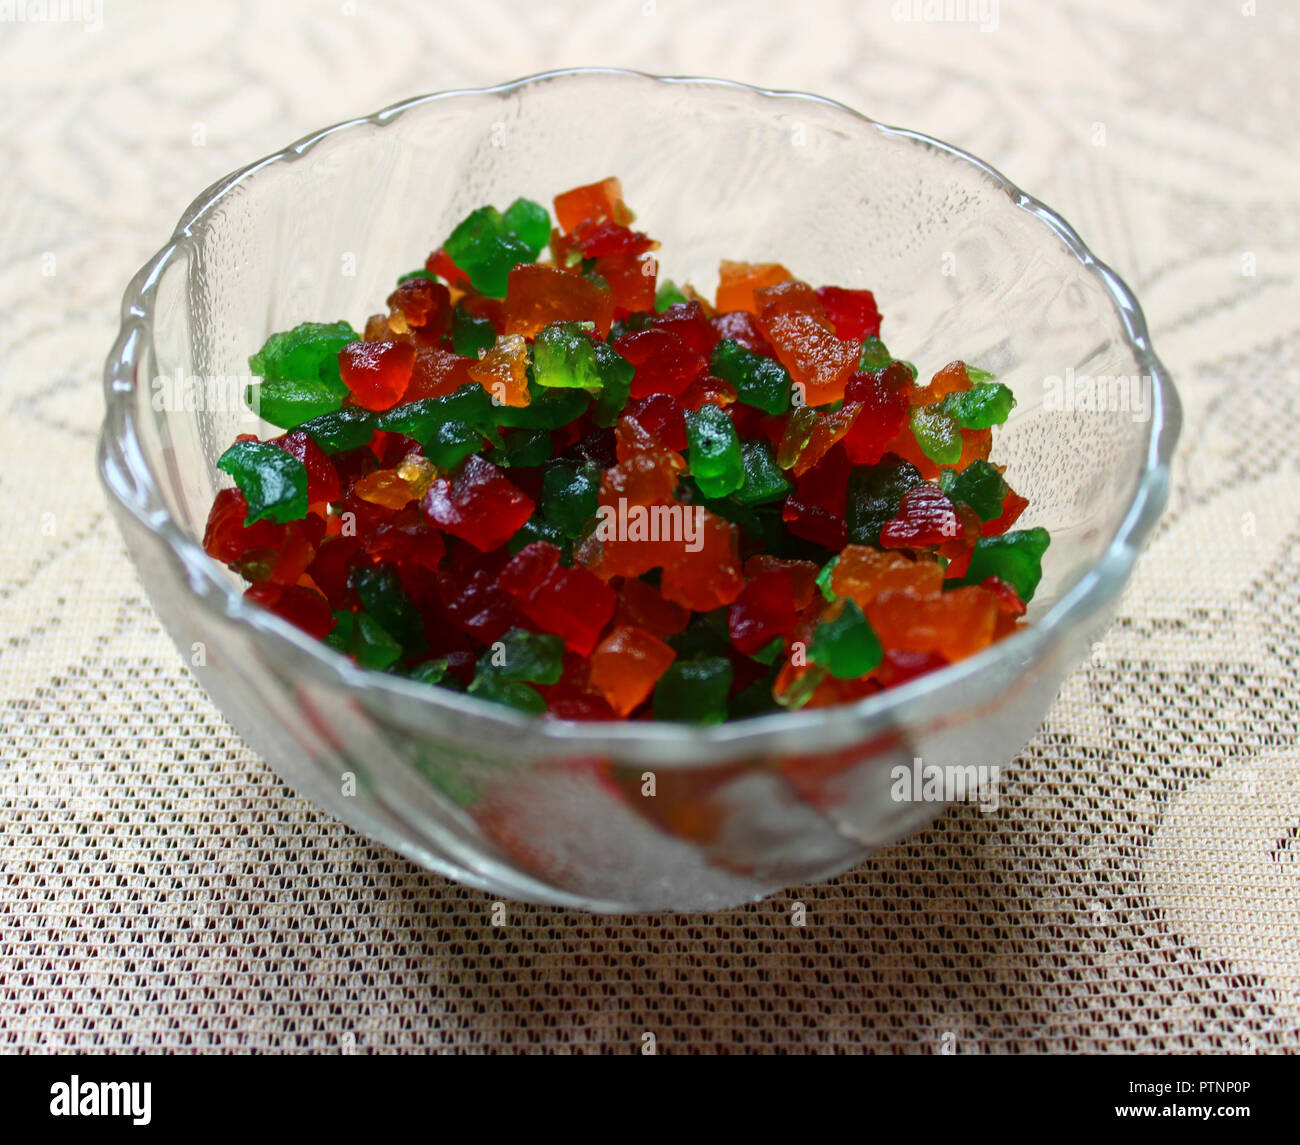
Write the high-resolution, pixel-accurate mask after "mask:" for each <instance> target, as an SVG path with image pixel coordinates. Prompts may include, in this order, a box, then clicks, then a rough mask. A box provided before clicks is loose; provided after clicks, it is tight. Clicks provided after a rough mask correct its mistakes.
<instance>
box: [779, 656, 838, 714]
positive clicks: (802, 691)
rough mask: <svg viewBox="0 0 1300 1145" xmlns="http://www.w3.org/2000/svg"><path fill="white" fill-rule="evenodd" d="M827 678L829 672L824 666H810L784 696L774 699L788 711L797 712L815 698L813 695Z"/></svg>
mask: <svg viewBox="0 0 1300 1145" xmlns="http://www.w3.org/2000/svg"><path fill="white" fill-rule="evenodd" d="M826 676H827V672H826V669H825V667H824V666H823V665H821V664H810V665H808V670H807V671H806V672H804V673H803V675H801V676H800V677H798V679H796V680H795V681H794V682H793V683H792V684H791V685H790V687H789V688H788V689H786V691H785V692H784V693H783V694H782V695H779V696H776V697H774V698H775V700H776V702H777V703H778V704H780V705H781V707H783V708H785V710H786V711H788V712H797V711H798V710H799V709H800V708H802V707H803V706H804V704H806V703H807V702H808V701H809V700H811V699H812V698H813V693H814V692H815V691H817V689H818V688H819V687H821V684H822V681H823V680H825V679H826Z"/></svg>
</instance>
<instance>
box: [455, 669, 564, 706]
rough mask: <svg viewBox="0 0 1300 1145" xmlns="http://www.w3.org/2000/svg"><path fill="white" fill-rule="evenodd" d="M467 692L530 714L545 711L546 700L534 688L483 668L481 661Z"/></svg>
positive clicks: (481, 698)
mask: <svg viewBox="0 0 1300 1145" xmlns="http://www.w3.org/2000/svg"><path fill="white" fill-rule="evenodd" d="M469 693H470V695H472V696H477V697H478V698H479V699H480V700H490V701H491V702H492V703H494V704H504V705H505V706H506V707H508V708H515V709H516V710H518V711H521V712H527V713H528V714H529V715H532V716H540V715H541V714H542V713H543V712H544V711H546V701H545V700H544V699H542V696H541V693H540V692H538V690H537V689H536V688H533V687H531V686H530V685H528V684H524V683H521V682H520V681H519V680H507V679H506V678H505V677H504V676H502V675H501V674H500V673H498V672H496V671H495V670H492V669H490V668H485V667H484V665H483V664H482V663H480V664H479V669H478V671H477V672H476V673H475V675H474V679H473V681H472V682H471V683H470V686H469Z"/></svg>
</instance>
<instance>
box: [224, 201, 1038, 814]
mask: <svg viewBox="0 0 1300 1145" xmlns="http://www.w3.org/2000/svg"><path fill="white" fill-rule="evenodd" d="M554 206H555V225H553V224H552V218H551V215H550V213H549V212H548V211H547V209H546V208H545V207H544V206H542V205H541V204H540V203H537V202H534V201H532V200H529V199H523V198H520V199H516V200H515V201H514V202H513V203H511V204H510V205H509V206H508V207H507V208H506V209H505V210H503V211H499V210H497V209H496V208H495V207H491V206H485V207H481V208H479V209H478V210H475V211H472V212H470V214H469V215H467V216H466V217H465V218H464V219H462V220H461V221H460V222H459V223H458V224H457V225H456V226H455V227H454V228H453V229H452V232H451V234H450V235H448V237H447V238H446V240H445V242H444V243H443V245H442V246H441V247H439V248H438V249H436V250H434V251H433V252H432V253H431V254H430V255H429V256H428V258H427V259H426V261H425V264H424V268H423V269H421V270H415V271H412V272H410V273H409V274H405V275H402V276H401V277H400V278H399V279H398V280H397V283H396V284H395V286H394V288H393V290H392V291H391V293H389V294H388V297H387V308H386V311H385V312H380V313H376V314H374V315H372V316H371V318H370V319H369V320H368V321H366V322H365V324H364V329H363V335H361V336H359V335H358V334H357V332H356V331H355V330H354V329H353V327H352V326H351V325H349V324H348V323H347V322H334V323H303V324H301V325H299V326H297V327H295V328H294V329H293V330H289V331H286V332H284V333H280V334H273V335H272V336H271V337H270V338H269V339H268V340H267V341H266V343H265V344H264V345H263V346H262V348H261V349H260V350H259V351H258V352H257V353H256V354H254V355H253V356H252V358H251V359H250V366H251V367H252V369H253V372H254V373H255V374H257V375H258V376H259V377H260V379H261V380H260V381H258V382H256V383H255V384H254V385H253V386H252V387H250V391H249V394H248V397H249V401H250V404H252V405H253V407H254V408H255V409H257V410H259V412H260V413H261V415H262V417H263V419H264V421H267V422H269V423H270V424H271V425H274V426H277V427H279V428H280V429H281V430H283V431H284V432H281V433H280V434H279V436H275V437H271V438H269V440H266V441H263V440H260V439H259V438H258V437H257V436H256V435H253V434H243V435H240V436H239V437H238V438H237V439H236V441H235V443H234V444H233V445H232V446H231V448H230V449H229V450H227V452H226V453H225V454H223V455H222V457H221V458H220V460H219V463H218V464H219V467H220V468H221V469H222V470H223V471H224V472H225V473H227V474H228V475H229V477H230V478H231V479H232V480H233V482H234V485H235V487H234V488H226V489H222V490H221V491H219V492H218V494H217V495H216V498H215V500H214V502H213V504H212V508H211V511H210V513H209V517H208V521H207V524H206V527H205V530H204V537H203V544H204V548H205V550H206V551H207V552H208V553H209V554H210V555H211V556H212V557H213V558H214V559H216V560H218V561H221V562H223V563H224V564H226V565H227V566H228V567H229V568H231V569H232V570H233V571H234V572H236V573H237V574H239V575H240V576H241V577H242V578H243V579H244V580H245V581H246V582H247V584H248V587H247V588H246V589H245V596H246V599H247V600H248V601H249V603H250V604H251V605H257V606H259V607H262V608H265V609H268V610H269V611H271V612H274V613H276V614H277V615H278V616H280V617H282V618H283V619H285V620H287V621H288V622H289V623H292V624H294V625H296V626H297V627H298V628H300V629H302V630H303V631H304V632H307V633H310V634H311V635H313V636H315V637H317V638H319V639H322V640H323V641H324V642H325V643H326V644H327V645H329V646H330V647H332V648H334V649H336V650H338V651H340V652H342V653H344V654H346V655H348V656H350V657H351V658H352V659H353V660H355V661H356V663H358V664H359V665H361V666H363V667H366V668H370V669H374V670H379V671H385V672H390V673H397V674H400V675H403V676H405V677H407V678H409V679H411V680H413V681H415V682H418V683H420V684H423V685H425V686H428V687H439V688H451V689H456V690H461V691H468V692H469V694H470V695H472V696H474V697H476V698H477V699H479V700H483V701H488V702H491V703H495V704H500V705H504V706H507V707H510V708H512V709H514V710H515V711H517V712H522V713H525V714H528V715H542V714H549V715H551V716H553V717H557V718H560V719H574V720H614V719H633V720H640V719H659V720H673V721H679V722H684V723H691V724H695V725H700V726H707V725H711V724H716V723H719V722H721V721H723V720H725V719H745V718H750V717H754V716H758V715H762V714H765V713H770V712H773V711H781V710H787V711H793V710H797V709H799V708H822V707H826V706H829V705H833V704H846V703H853V702H855V701H858V700H861V699H863V698H865V697H868V696H871V695H874V694H875V693H876V692H878V691H880V690H881V689H884V688H892V687H897V686H899V685H900V684H903V683H906V682H907V681H908V680H912V679H915V678H916V677H917V676H919V675H922V674H924V673H927V672H932V671H936V670H938V669H940V668H942V667H943V666H944V665H946V664H950V663H953V662H955V661H957V660H960V659H963V658H965V657H968V656H971V655H974V654H976V653H978V652H979V651H980V650H981V649H983V648H986V647H988V646H989V645H990V644H991V643H993V642H995V641H997V640H1000V639H1002V638H1004V637H1006V636H1007V635H1008V634H1010V633H1012V632H1014V631H1015V630H1016V629H1017V627H1019V626H1020V625H1022V624H1023V623H1025V620H1024V618H1025V615H1026V606H1027V604H1028V602H1029V601H1030V600H1031V599H1032V598H1033V596H1034V593H1035V591H1036V589H1037V588H1038V586H1039V583H1040V580H1041V577H1042V562H1043V557H1044V555H1045V552H1046V549H1047V546H1048V543H1049V537H1048V535H1047V533H1046V532H1045V531H1044V530H1042V529H1040V528H1029V529H1023V528H1016V527H1015V526H1017V524H1018V523H1019V521H1020V518H1021V516H1022V514H1023V513H1024V511H1025V510H1026V508H1027V506H1028V501H1027V499H1026V498H1025V497H1023V496H1021V495H1020V494H1019V493H1017V492H1016V491H1015V490H1013V489H1012V488H1011V487H1010V485H1009V484H1008V482H1007V480H1006V478H1005V477H1004V475H1003V473H1002V469H1001V467H1000V466H998V465H995V464H993V463H992V462H991V461H990V460H989V458H990V455H991V450H992V447H993V438H994V431H995V429H996V427H998V426H1000V425H1002V424H1004V423H1005V422H1006V421H1007V419H1008V418H1009V417H1010V416H1011V413H1012V410H1013V408H1014V405H1015V400H1014V397H1013V395H1012V393H1011V391H1010V389H1009V388H1008V387H1007V386H1006V385H1004V384H1002V383H1000V382H998V381H997V380H996V379H995V378H994V377H993V376H992V375H991V374H988V373H986V372H984V371H981V370H977V369H971V368H969V367H967V366H966V365H965V364H964V363H963V362H961V361H953V362H950V363H948V364H947V365H946V366H944V367H943V368H942V369H940V370H938V371H937V372H936V373H935V374H934V375H933V377H932V378H931V379H930V382H929V384H919V383H918V380H917V370H916V368H915V367H914V366H913V365H911V364H910V363H908V362H905V361H903V360H901V359H897V358H895V357H893V355H892V354H891V353H890V352H889V349H888V348H887V347H886V345H885V343H884V342H883V341H882V340H881V338H880V332H881V314H880V310H879V308H878V306H877V304H876V299H875V296H874V295H873V294H872V292H871V291H869V290H864V289H855V288H850V287H845V286H837V285H823V286H818V287H814V286H813V285H810V284H809V283H807V282H805V281H803V280H801V279H799V278H797V277H796V276H795V275H794V274H792V273H791V272H790V271H789V270H788V269H787V268H786V267H784V266H782V265H780V264H778V263H742V262H724V263H722V265H721V267H720V270H719V282H718V290H717V295H716V299H715V300H714V301H715V302H716V305H715V304H714V302H710V301H709V300H706V299H704V298H702V297H701V296H700V295H699V293H698V292H697V291H696V290H695V289H694V288H693V287H692V286H691V285H690V284H689V283H687V282H681V284H680V285H678V284H677V283H674V282H672V281H670V280H668V279H663V278H660V276H659V266H658V261H657V260H658V257H659V244H658V243H657V242H655V240H654V239H653V238H652V237H651V236H650V235H648V234H645V233H642V232H640V231H637V230H634V229H633V228H632V225H631V224H632V222H633V216H632V213H631V211H629V210H628V208H627V206H626V205H625V203H624V202H623V197H622V188H621V186H620V185H619V182H618V180H617V179H613V178H610V179H604V180H601V181H599V182H595V183H589V184H586V185H584V186H581V187H575V188H573V189H571V190H569V191H565V192H563V193H562V194H560V195H558V196H556V198H555V201H554ZM539 256H544V257H545V258H546V259H547V261H544V262H541V263H539V262H538V261H537V260H538V258H539ZM678 826H680V825H678Z"/></svg>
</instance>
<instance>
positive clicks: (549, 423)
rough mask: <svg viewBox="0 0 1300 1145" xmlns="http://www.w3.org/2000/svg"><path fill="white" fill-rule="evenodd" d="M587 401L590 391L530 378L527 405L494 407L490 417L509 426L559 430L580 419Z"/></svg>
mask: <svg viewBox="0 0 1300 1145" xmlns="http://www.w3.org/2000/svg"><path fill="white" fill-rule="evenodd" d="M479 389H480V390H481V389H482V387H481V386H480V387H479ZM484 392H485V393H486V391H484ZM489 404H490V401H489ZM590 404H591V394H590V393H589V392H588V391H587V390H570V389H564V388H562V387H559V386H554V387H549V388H548V387H546V386H539V385H538V384H537V383H536V382H535V381H530V382H529V383H528V404H527V405H526V406H496V407H493V408H492V410H491V420H492V421H493V422H495V423H496V424H497V425H499V426H502V427H503V428H509V429H559V428H560V427H561V426H565V425H568V424H569V422H571V421H576V420H577V419H578V418H580V417H581V416H582V415H583V413H584V412H585V411H586V409H587V406H588V405H590Z"/></svg>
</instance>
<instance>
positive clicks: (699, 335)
mask: <svg viewBox="0 0 1300 1145" xmlns="http://www.w3.org/2000/svg"><path fill="white" fill-rule="evenodd" d="M745 317H746V318H748V317H749V315H748V314H746V315H745ZM650 325H651V327H652V328H653V329H655V330H667V331H668V333H670V334H676V335H677V337H679V338H680V339H681V340H682V341H683V342H685V343H686V344H687V345H688V346H689V347H690V348H691V349H692V350H694V351H695V352H696V353H697V354H702V355H704V357H706V358H707V357H708V356H709V355H710V354H712V353H713V347H714V346H716V345H717V344H718V343H719V342H720V341H721V340H722V338H723V335H722V334H720V333H719V332H718V330H717V329H716V328H715V327H714V325H713V323H711V322H710V321H709V320H708V319H707V318H705V317H704V307H702V306H701V305H700V304H699V303H698V302H674V303H673V304H672V305H671V306H670V307H668V309H667V310H665V311H664V312H663V313H662V314H658V315H656V316H655V317H654V318H653V319H652V320H651V322H650ZM755 329H757V327H755Z"/></svg>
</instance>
